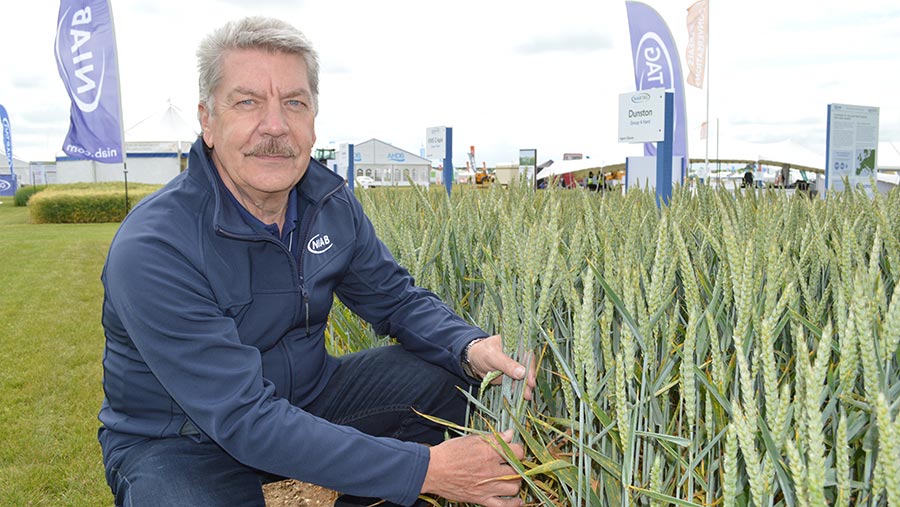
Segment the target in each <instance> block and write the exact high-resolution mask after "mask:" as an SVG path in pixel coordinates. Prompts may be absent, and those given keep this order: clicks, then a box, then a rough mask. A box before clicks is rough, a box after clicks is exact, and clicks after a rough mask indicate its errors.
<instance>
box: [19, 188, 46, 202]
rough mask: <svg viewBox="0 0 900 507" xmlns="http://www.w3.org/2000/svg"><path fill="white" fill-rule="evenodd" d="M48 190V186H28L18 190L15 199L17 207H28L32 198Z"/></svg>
mask: <svg viewBox="0 0 900 507" xmlns="http://www.w3.org/2000/svg"><path fill="white" fill-rule="evenodd" d="M45 188H47V187H46V185H40V186H38V185H28V186H27V187H22V188H20V189H18V190H16V196H15V197H14V198H13V201H14V202H15V205H16V206H27V205H28V200H29V199H31V196H33V195H34V194H36V193H38V192H40V191H41V190H43V189H45Z"/></svg>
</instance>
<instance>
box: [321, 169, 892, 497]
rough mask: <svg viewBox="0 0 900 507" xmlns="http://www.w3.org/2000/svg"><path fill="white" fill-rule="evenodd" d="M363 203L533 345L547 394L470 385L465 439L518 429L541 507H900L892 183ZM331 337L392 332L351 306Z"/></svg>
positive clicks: (421, 195)
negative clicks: (875, 188) (821, 189)
mask: <svg viewBox="0 0 900 507" xmlns="http://www.w3.org/2000/svg"><path fill="white" fill-rule="evenodd" d="M359 196H360V199H361V201H362V202H363V205H364V207H365V208H366V211H367V213H368V214H369V216H370V217H371V219H372V221H373V223H374V224H375V226H376V229H377V230H378V232H379V235H380V236H381V238H382V239H383V240H384V241H385V243H386V244H387V245H388V247H389V248H390V249H391V251H392V252H393V253H394V255H395V256H396V258H397V260H398V261H399V262H400V263H401V264H403V265H404V266H406V267H407V268H408V269H409V270H410V272H411V273H412V275H413V276H414V277H415V278H416V280H417V283H418V284H420V285H422V286H424V287H426V288H428V289H430V290H432V291H433V292H435V293H436V294H437V295H439V296H440V297H441V298H443V299H444V300H445V301H447V302H448V303H449V304H450V305H451V306H452V307H453V308H454V309H455V310H456V311H457V312H458V313H459V314H460V315H463V316H464V317H465V318H466V319H468V320H470V321H471V322H473V323H475V324H477V325H479V326H481V327H482V328H483V329H485V330H486V331H488V332H490V333H501V334H502V335H503V340H504V347H505V348H506V350H507V351H508V352H509V353H511V354H513V355H514V356H515V357H517V358H519V359H520V360H521V361H525V360H526V358H527V357H529V356H528V353H533V356H532V357H534V361H536V367H537V371H538V392H537V393H536V395H535V399H534V400H533V401H530V402H526V401H525V400H524V399H522V392H521V386H518V385H514V384H513V385H510V384H509V383H504V384H503V385H502V386H501V387H496V388H487V389H482V390H481V391H479V392H471V393H469V394H468V396H469V397H470V400H471V407H472V410H471V417H470V423H469V426H468V427H467V428H465V431H470V432H493V431H501V430H502V429H505V428H515V429H516V434H517V439H518V440H519V441H520V442H523V443H524V444H525V445H526V446H527V448H528V451H529V452H528V456H527V458H526V459H525V460H524V461H522V462H518V461H516V460H515V459H514V458H511V460H512V462H513V465H514V467H515V468H516V469H517V470H518V471H519V473H520V475H521V476H522V477H523V478H524V484H525V487H524V488H523V493H522V494H523V495H524V497H525V498H526V500H527V501H528V502H529V504H531V505H546V506H552V505H556V506H604V507H605V506H616V507H619V506H632V505H635V506H654V507H655V506H663V505H679V506H712V505H721V506H725V507H732V506H756V507H769V506H797V507H818V506H824V505H833V506H850V505H867V506H868V505H872V506H881V505H889V504H896V505H900V419H898V417H897V412H898V399H900V373H898V370H900V364H898V361H897V350H898V345H900V293H895V287H896V284H897V282H898V279H900V228H898V225H900V224H898V222H900V194H898V193H897V192H896V191H894V192H892V193H891V194H888V195H875V196H874V197H871V196H867V195H866V194H865V193H864V192H845V193H843V194H833V195H829V196H828V198H827V199H818V198H809V197H806V196H803V195H786V194H784V193H783V192H776V191H752V190H747V191H744V192H738V193H732V192H729V191H727V190H724V189H717V188H711V187H701V188H698V189H694V190H693V191H692V190H689V189H676V191H675V193H674V195H673V197H672V199H671V201H670V203H669V205H668V206H662V207H658V206H657V204H656V199H655V196H654V195H653V194H652V193H651V192H645V191H640V190H636V191H630V192H628V193H627V195H621V194H618V193H599V194H598V193H591V192H585V191H571V190H568V191H567V190H546V191H539V192H537V193H533V192H532V191H530V190H529V189H527V188H525V187H517V186H513V187H511V188H509V189H502V188H500V187H499V186H498V187H495V188H493V189H491V190H475V189H467V188H459V187H457V188H455V189H454V192H453V195H452V196H451V197H449V198H448V196H447V194H446V192H445V191H444V190H443V189H441V188H432V189H430V190H427V189H422V188H416V189H414V190H412V191H405V192H397V191H391V190H389V189H369V190H363V191H360V193H359ZM895 296H896V297H895ZM330 336H331V338H332V340H334V343H338V342H340V343H341V344H344V346H349V347H350V348H353V347H357V348H358V347H364V346H371V345H373V344H376V343H377V342H380V341H381V340H383V338H379V337H375V336H374V335H373V334H372V333H371V331H369V330H367V329H366V328H365V327H364V325H363V324H362V323H360V322H359V321H358V320H356V319H354V318H353V317H352V316H351V315H350V314H349V312H347V311H346V309H343V308H341V307H340V306H339V305H338V306H337V307H336V308H335V310H334V313H333V316H332V323H331V333H330ZM346 344H349V345H346Z"/></svg>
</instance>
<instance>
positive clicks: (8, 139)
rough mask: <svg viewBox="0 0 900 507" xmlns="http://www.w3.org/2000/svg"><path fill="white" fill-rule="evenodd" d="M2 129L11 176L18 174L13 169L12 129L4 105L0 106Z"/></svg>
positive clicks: (0, 126)
mask: <svg viewBox="0 0 900 507" xmlns="http://www.w3.org/2000/svg"><path fill="white" fill-rule="evenodd" d="M0 129H3V136H2V138H3V154H4V155H6V160H7V161H8V162H9V174H16V172H15V170H14V167H13V153H12V127H10V125H9V115H8V114H6V108H5V107H3V104H0Z"/></svg>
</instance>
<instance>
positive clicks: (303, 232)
mask: <svg viewBox="0 0 900 507" xmlns="http://www.w3.org/2000/svg"><path fill="white" fill-rule="evenodd" d="M342 186H343V183H341V184H339V185H337V186H336V187H334V188H333V189H331V191H330V192H328V193H327V194H325V195H324V196H323V197H322V198H321V199H319V200H318V201H317V202H316V205H315V207H314V208H313V209H312V211H311V212H310V215H309V220H303V218H302V217H301V219H300V242H299V243H298V244H297V248H299V249H300V254H299V255H298V256H297V257H298V258H299V259H298V261H297V263H298V266H297V272H298V275H299V279H300V294H302V295H303V311H304V312H305V313H306V336H309V292H308V291H307V290H306V281H305V279H304V277H303V259H305V258H306V254H305V253H304V252H303V249H304V248H306V247H305V246H304V245H306V244H307V243H308V241H309V240H308V239H307V238H308V236H309V229H310V224H312V223H314V222H315V221H316V217H317V216H318V215H319V211H320V210H321V209H322V206H324V205H325V201H327V200H328V199H329V198H330V197H331V196H333V195H334V194H336V193H337V192H338V190H340V189H341V187H342Z"/></svg>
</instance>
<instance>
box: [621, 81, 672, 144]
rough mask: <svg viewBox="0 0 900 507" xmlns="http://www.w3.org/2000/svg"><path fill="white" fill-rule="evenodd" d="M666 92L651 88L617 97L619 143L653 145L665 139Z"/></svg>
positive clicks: (661, 89)
mask: <svg viewBox="0 0 900 507" xmlns="http://www.w3.org/2000/svg"><path fill="white" fill-rule="evenodd" d="M665 125H666V90H664V89H663V88H653V89H651V90H641V91H639V92H630V93H623V94H620V95H619V142H620V143H654V142H657V141H662V140H663V139H664V137H665V132H664V131H663V129H664V127H665Z"/></svg>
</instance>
